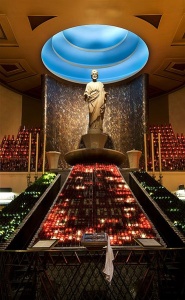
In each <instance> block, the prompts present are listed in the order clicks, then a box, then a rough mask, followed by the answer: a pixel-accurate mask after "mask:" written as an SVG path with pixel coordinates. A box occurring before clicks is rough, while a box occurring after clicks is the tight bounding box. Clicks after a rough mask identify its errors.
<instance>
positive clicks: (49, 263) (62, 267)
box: [0, 247, 185, 300]
mask: <svg viewBox="0 0 185 300" xmlns="http://www.w3.org/2000/svg"><path fill="white" fill-rule="evenodd" d="M113 251H114V258H115V259H114V274H113V278H112V281H111V284H110V283H109V282H107V281H106V279H105V275H104V273H103V272H102V270H103V268H104V265H105V254H106V252H105V249H102V250H99V251H89V250H87V249H85V248H83V247H79V248H66V249H58V250H47V251H36V250H34V251H33V250H27V251H0V278H1V285H0V299H3V300H7V299H8V300H9V299H16V300H17V299H21V300H22V299H26V300H29V299H31V300H34V299H36V300H60V299H62V300H78V299H79V300H87V299H88V300H90V299H92V300H105V299H106V300H123V299H126V300H163V299H164V300H165V299H168V300H170V299H173V300H174V299H176V300H181V299H184V296H185V249H164V248H162V249H154V248H153V249H145V248H140V247H138V248H137V247H133V248H129V249H128V248H126V247H125V248H124V247H122V248H119V247H117V248H114V249H113Z"/></svg>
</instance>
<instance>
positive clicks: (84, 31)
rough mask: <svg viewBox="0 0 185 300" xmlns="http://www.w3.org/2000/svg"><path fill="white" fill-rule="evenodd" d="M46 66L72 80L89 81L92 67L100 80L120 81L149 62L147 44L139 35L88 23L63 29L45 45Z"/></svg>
mask: <svg viewBox="0 0 185 300" xmlns="http://www.w3.org/2000/svg"><path fill="white" fill-rule="evenodd" d="M41 57H42V61H43V63H44V65H45V66H46V68H47V69H48V70H49V71H50V72H51V73H53V74H55V75H56V76H58V77H60V78H63V79H65V80H68V81H72V82H77V83H84V84H85V83H87V82H89V81H90V80H91V70H92V69H97V70H98V73H99V80H100V81H102V82H104V83H112V82H117V81H120V80H123V79H126V78H129V77H131V76H133V75H135V74H137V73H138V72H139V71H140V70H141V69H142V68H143V67H144V66H145V64H146V63H147V61H148V57H149V51H148V47H147V45H146V43H145V42H144V41H143V40H142V39H141V38H140V37H139V36H138V35H136V34H134V33H133V32H131V31H128V30H126V29H123V28H119V27H115V26H108V25H84V26H77V27H73V28H69V29H66V30H63V31H61V32H59V33H57V34H55V35H54V36H53V37H51V38H50V39H49V40H48V41H47V42H46V43H45V45H44V46H43V48H42V52H41Z"/></svg>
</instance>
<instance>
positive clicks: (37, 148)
mask: <svg viewBox="0 0 185 300" xmlns="http://www.w3.org/2000/svg"><path fill="white" fill-rule="evenodd" d="M31 145H32V133H31V132H30V133H29V148H28V174H30V171H31V153H32V149H31V148H32V147H31ZM45 148H46V135H45V134H44V141H43V161H42V174H44V171H45V159H46V158H45ZM38 157H39V133H38V132H37V134H36V153H35V174H37V173H38Z"/></svg>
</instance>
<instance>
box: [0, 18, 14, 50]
mask: <svg viewBox="0 0 185 300" xmlns="http://www.w3.org/2000/svg"><path fill="white" fill-rule="evenodd" d="M0 32H1V35H0V36H1V38H0V47H18V44H17V41H16V39H15V36H14V33H13V31H12V28H11V26H10V23H9V21H8V18H7V16H6V15H1V14H0Z"/></svg>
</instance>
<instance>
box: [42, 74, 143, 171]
mask: <svg viewBox="0 0 185 300" xmlns="http://www.w3.org/2000/svg"><path fill="white" fill-rule="evenodd" d="M43 85H44V89H43V90H44V97H43V98H44V129H45V132H46V151H60V152H61V156H60V160H59V167H60V168H63V169H65V168H67V167H68V166H67V164H66V162H65V160H64V154H65V153H67V152H69V151H72V150H75V149H77V148H78V147H79V143H80V140H81V136H82V135H83V134H85V133H87V128H88V107H87V104H86V103H85V101H84V97H83V94H84V90H85V85H80V84H75V83H69V82H65V81H62V82H61V81H57V80H56V79H54V78H52V77H50V76H48V75H44V80H43ZM105 90H106V92H108V98H107V106H106V111H105V115H104V125H103V131H104V132H105V133H107V134H108V135H109V137H110V138H111V139H112V141H113V144H114V149H115V150H117V151H121V152H123V153H124V154H125V161H124V164H123V167H128V166H129V165H128V158H127V154H126V152H127V151H129V150H132V149H137V150H141V151H142V152H143V148H144V147H143V133H144V131H145V127H146V123H147V113H146V111H147V109H146V95H145V94H146V93H145V90H146V75H141V76H139V77H137V78H136V79H134V80H132V81H131V82H129V83H125V82H124V81H122V82H119V83H116V84H111V85H110V84H109V85H105Z"/></svg>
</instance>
